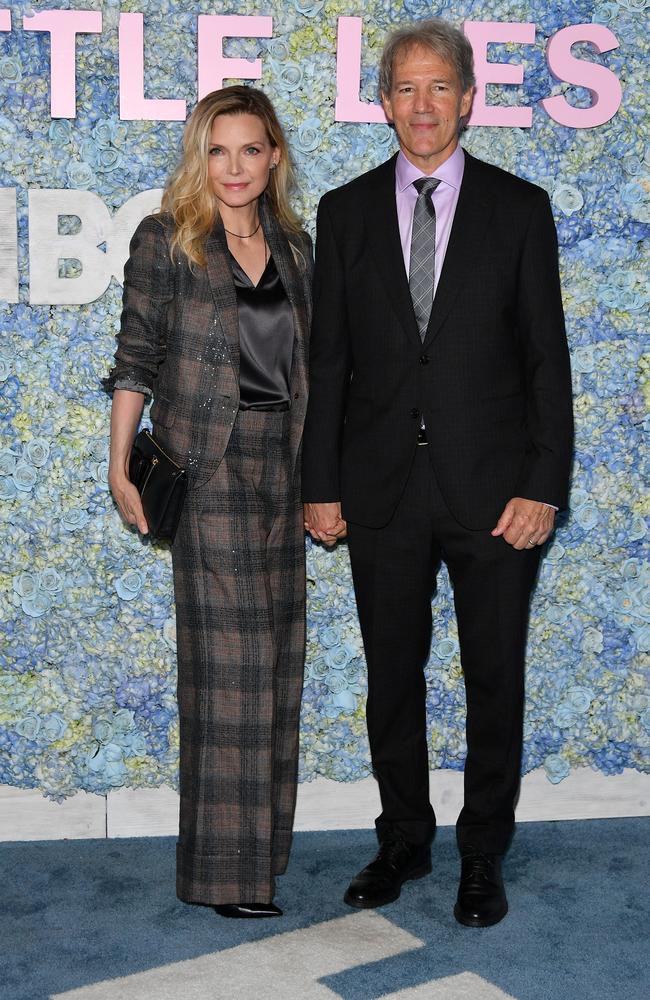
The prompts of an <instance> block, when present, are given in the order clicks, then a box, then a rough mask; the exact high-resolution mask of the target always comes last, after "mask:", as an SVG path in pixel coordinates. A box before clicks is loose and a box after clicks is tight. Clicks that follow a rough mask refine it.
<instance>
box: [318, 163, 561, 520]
mask: <svg viewBox="0 0 650 1000" xmlns="http://www.w3.org/2000/svg"><path fill="white" fill-rule="evenodd" d="M395 159H396V158H395V157H393V158H392V159H391V160H389V161H388V162H387V163H384V164H382V165H381V166H380V167H377V168H376V169H375V170H371V171H370V172H369V173H367V174H364V175H363V176H361V177H358V178H357V179H356V180H353V181H352V182H351V183H349V184H346V185H345V186H344V187H341V188H338V189H337V190H335V191H330V192H329V193H328V194H326V195H325V196H324V197H323V198H322V199H321V202H320V205H319V210H318V229H317V246H316V270H315V276H314V321H313V325H312V334H311V345H310V401H309V407H308V413H307V421H306V425H305V435H304V449H303V498H304V499H305V500H306V501H313V502H317V501H336V500H341V501H342V504H343V516H344V517H346V518H347V519H348V520H350V521H352V522H356V523H358V524H363V525H367V526H370V527H380V526H382V525H384V524H386V523H387V522H388V520H389V519H390V517H391V514H392V513H393V510H394V509H395V506H396V504H397V502H398V500H399V497H400V495H401V492H402V490H403V488H404V484H405V482H406V477H407V475H408V471H409V467H410V464H411V460H412V458H413V453H414V449H415V447H416V438H417V433H418V428H419V426H420V421H421V414H422V415H423V416H424V422H425V425H426V429H427V435H428V439H429V442H430V449H429V452H430V457H431V461H432V463H433V466H434V468H435V472H436V475H437V478H438V482H439V485H440V489H441V490H442V493H443V495H444V497H445V500H446V502H447V504H448V506H449V508H450V510H451V512H452V514H453V515H454V517H455V518H456V519H457V520H458V521H459V522H460V523H461V524H463V525H464V526H465V527H468V528H472V529H479V528H481V529H482V528H492V527H494V525H495V524H496V521H497V519H498V517H499V515H500V514H501V512H502V509H503V507H504V506H505V504H506V503H507V501H508V500H509V499H511V498H512V497H514V496H521V497H526V498H528V499H532V500H543V501H545V502H547V503H551V504H554V505H556V506H557V507H564V506H565V505H566V503H567V490H568V479H569V466H570V457H571V446H572V415H571V377H570V370H569V357H568V350H567V344H566V336H565V330H564V317H563V311H562V300H561V295H560V282H559V276H558V264H557V239H556V234H555V226H554V223H553V217H552V214H551V208H550V204H549V200H548V196H547V195H546V193H545V192H544V191H543V190H542V189H541V188H539V187H536V186H535V185H533V184H530V183H528V182H527V181H524V180H521V179H520V178H518V177H515V176H513V175H512V174H508V173H506V172H505V171H503V170H500V169H498V168H497V167H493V166H490V165H489V164H487V163H483V162H482V161H480V160H477V159H475V158H474V157H472V156H470V155H468V154H467V153H465V172H464V175H463V182H462V186H461V190H460V194H459V198H458V205H457V208H456V214H455V217H454V221H453V226H452V230H451V236H450V239H449V244H448V247H447V252H446V256H445V261H444V266H443V270H442V274H441V277H440V281H439V284H438V288H437V290H436V296H435V299H434V303H433V308H432V312H431V319H430V322H429V327H428V331H427V335H426V339H425V341H424V344H422V343H421V341H420V337H419V334H418V329H417V325H416V321H415V316H414V313H413V307H412V304H411V297H410V293H409V288H408V282H407V278H406V272H405V268H404V261H403V257H402V249H401V244H400V239H399V229H398V222H397V208H396V201H395Z"/></svg>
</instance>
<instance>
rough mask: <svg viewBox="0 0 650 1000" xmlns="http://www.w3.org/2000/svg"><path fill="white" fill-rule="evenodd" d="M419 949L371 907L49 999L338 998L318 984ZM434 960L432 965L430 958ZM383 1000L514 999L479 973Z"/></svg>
mask: <svg viewBox="0 0 650 1000" xmlns="http://www.w3.org/2000/svg"><path fill="white" fill-rule="evenodd" d="M217 934H218V926H217V924H215V936H216V935H217ZM422 947H424V944H423V942H422V941H420V940H419V939H418V938H416V937H414V936H413V935H412V934H409V933H408V932H407V931H404V930H402V929H401V928H400V927H398V926H396V925H395V924H393V923H392V922H391V921H389V920H386V919H385V918H384V917H382V916H380V915H379V914H377V913H374V912H373V911H370V910H369V911H367V912H361V913H354V914H351V915H350V916H345V917H340V918H338V919H336V920H329V921H327V922H325V923H322V924H314V925H313V926H311V927H306V928H304V929H300V930H297V931H290V932H287V933H286V934H277V935H275V936H273V937H269V938H265V939H264V940H262V941H255V942H250V943H247V944H240V945H237V946H236V947H235V948H228V949H226V950H225V951H217V952H214V953H212V954H209V955H200V956H199V957H197V958H192V959H188V960H187V961H183V962H174V963H173V964H171V965H163V966H160V967H158V968H155V969H148V970H147V971H146V972H138V973H135V974H134V975H131V976H124V977H122V978H119V979H108V980H105V981H103V982H100V983H94V984H92V985H89V986H82V987H80V988H79V989H74V990H69V991H68V992H66V993H57V994H52V996H51V998H50V1000H340V995H339V994H338V993H335V992H333V991H332V990H330V989H329V988H328V987H327V986H325V985H323V983H321V982H318V980H320V979H322V978H323V977H325V976H331V975H334V974H336V973H340V972H345V971H348V970H350V969H354V968H357V967H358V966H361V965H366V964H367V963H370V962H379V961H381V960H382V959H387V958H392V957H394V956H396V955H402V954H405V953H407V952H409V951H415V950H417V949H419V948H422ZM431 961H432V964H433V963H434V962H435V957H434V956H433V955H432V956H431ZM382 1000H513V998H512V997H510V996H509V995H508V994H506V993H503V992H501V990H499V989H497V987H496V986H493V985H492V984H491V983H487V982H485V980H483V979H481V977H480V976H477V975H474V974H473V973H470V972H464V973H461V974H460V975H456V976H446V977H445V978H444V979H432V980H431V981H430V982H428V983H423V984H422V985H420V986H414V987H412V988H408V989H405V990H400V991H399V992H397V993H391V994H390V995H384V996H383V997H382Z"/></svg>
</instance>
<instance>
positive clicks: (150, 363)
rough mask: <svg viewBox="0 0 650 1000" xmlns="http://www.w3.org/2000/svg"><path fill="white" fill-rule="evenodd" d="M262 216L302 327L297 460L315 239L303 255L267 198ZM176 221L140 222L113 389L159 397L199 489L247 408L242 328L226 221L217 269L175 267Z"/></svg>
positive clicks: (296, 366)
mask: <svg viewBox="0 0 650 1000" xmlns="http://www.w3.org/2000/svg"><path fill="white" fill-rule="evenodd" d="M260 219H261V221H262V228H263V230H264V235H265V236H266V240H267V243H268V245H269V248H270V251H271V253H272V254H273V258H274V260H275V264H276V267H277V269H278V273H279V275H280V278H281V280H282V283H283V285H284V288H285V290H286V292H287V296H288V298H289V301H290V303H291V307H292V311H293V320H294V332H295V340H294V348H293V364H292V368H291V378H290V389H291V397H292V405H291V429H290V444H291V454H292V459H293V461H294V462H295V461H296V460H297V456H298V453H299V448H300V442H301V438H302V429H303V424H304V419H305V412H306V408H307V350H308V332H309V321H310V318H311V276H312V251H311V240H310V239H309V236H307V234H306V233H304V234H302V235H301V236H300V237H295V236H292V237H291V241H292V243H293V244H294V245H295V247H296V250H297V253H296V254H294V252H293V250H292V247H291V246H290V244H289V240H288V238H287V235H286V234H285V233H284V231H283V230H282V228H281V227H280V225H279V224H278V223H277V221H276V220H275V218H274V217H273V216H272V215H271V213H270V212H268V211H267V209H266V206H265V204H264V199H263V198H262V199H260ZM172 233H173V223H172V220H171V218H170V217H168V216H164V215H151V216H148V217H147V218H146V219H143V221H142V222H141V223H140V225H139V226H138V228H137V229H136V231H135V234H134V236H133V239H132V241H131V246H130V257H129V260H128V261H127V264H126V267H125V269H124V300H123V301H124V308H123V311H122V321H121V326H120V332H119V335H118V348H117V351H116V354H115V359H116V365H115V368H114V369H113V370H112V372H111V374H110V377H109V378H108V379H106V381H105V385H106V387H107V388H108V389H109V390H110V389H111V388H112V387H114V386H115V383H116V382H118V383H119V382H123V383H129V384H130V385H131V386H132V387H136V386H137V387H141V388H142V389H143V390H146V391H148V392H150V393H151V394H152V395H153V405H152V407H151V420H152V423H153V429H154V434H155V436H156V438H157V439H158V440H159V441H160V444H161V446H162V447H163V448H165V450H168V451H169V452H170V454H171V455H172V457H173V458H174V459H175V460H176V461H177V462H178V463H179V465H181V466H183V467H184V468H185V469H187V471H188V476H189V480H190V488H191V487H193V486H200V485H201V484H202V483H205V482H207V480H208V479H209V478H210V477H211V476H212V474H213V473H214V471H215V470H216V468H217V466H218V465H219V463H220V462H221V459H222V458H223V455H224V452H225V450H226V447H227V445H228V441H229V439H230V433H231V431H232V427H233V424H234V422H235V417H236V415H237V411H238V409H239V322H238V315H237V297H236V293H235V287H234V283H233V278H232V272H231V268H230V264H229V261H228V258H227V243H226V236H225V232H224V229H223V226H222V225H221V223H217V225H216V226H215V228H214V230H213V232H212V234H211V235H210V237H209V239H208V242H207V245H206V255H207V260H208V263H207V268H194V270H192V269H191V268H190V267H189V265H188V262H187V261H186V260H185V259H182V260H180V261H178V262H176V263H172V261H171V258H170V254H169V242H170V239H171V236H172Z"/></svg>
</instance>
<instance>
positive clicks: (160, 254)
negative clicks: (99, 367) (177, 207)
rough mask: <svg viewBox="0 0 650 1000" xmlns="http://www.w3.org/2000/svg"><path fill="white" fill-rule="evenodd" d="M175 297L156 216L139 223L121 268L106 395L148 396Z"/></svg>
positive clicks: (166, 248)
mask: <svg viewBox="0 0 650 1000" xmlns="http://www.w3.org/2000/svg"><path fill="white" fill-rule="evenodd" d="M173 296H174V267H173V264H172V261H171V257H170V254H169V245H168V242H167V237H166V234H165V229H164V227H163V224H162V222H161V220H160V219H159V218H157V217H156V216H147V218H146V219H143V220H142V222H141V223H140V225H139V226H138V228H137V229H136V231H135V233H134V234H133V238H132V239H131V244H130V247H129V259H128V261H127V262H126V265H125V268H124V293H123V297H122V316H121V320H120V331H119V334H118V337H117V350H116V352H115V366H114V367H113V369H112V370H111V372H110V374H109V375H108V377H107V378H105V379H102V384H103V386H104V389H105V390H106V391H107V392H109V393H110V392H112V391H113V390H114V389H122V388H123V389H130V390H131V391H133V392H143V393H145V394H146V395H151V394H152V393H153V387H154V383H155V380H156V377H157V375H158V369H159V368H160V365H161V364H162V362H163V361H164V359H165V354H166V347H167V307H168V305H169V303H170V302H171V300H172V298H173Z"/></svg>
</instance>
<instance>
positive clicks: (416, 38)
mask: <svg viewBox="0 0 650 1000" xmlns="http://www.w3.org/2000/svg"><path fill="white" fill-rule="evenodd" d="M416 45H419V46H422V47H423V48H426V49H431V51H432V52H435V54H436V55H437V56H440V58H441V59H444V60H445V62H448V63H451V65H452V66H453V67H454V69H455V70H456V73H457V74H458V79H459V80H460V86H461V90H462V92H463V93H465V91H467V90H469V89H470V87H473V86H474V85H475V83H476V77H475V76H474V53H473V52H472V46H471V45H470V43H469V41H468V40H467V38H466V37H465V35H464V34H463V32H462V31H460V29H459V28H456V27H454V25H453V24H450V23H449V21H445V20H443V18H441V17H432V18H430V19H429V20H428V21H419V22H417V23H416V24H410V25H409V26H408V27H406V28H398V29H397V30H396V31H393V32H392V33H391V34H390V35H389V36H388V38H387V39H386V42H385V43H384V51H383V52H382V54H381V61H380V63H379V90H380V92H381V93H382V94H385V95H386V96H387V97H388V95H389V94H390V92H391V88H392V85H393V67H394V65H395V59H396V58H397V56H398V55H399V54H400V53H401V52H403V51H404V50H405V49H411V48H413V47H414V46H416Z"/></svg>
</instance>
